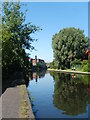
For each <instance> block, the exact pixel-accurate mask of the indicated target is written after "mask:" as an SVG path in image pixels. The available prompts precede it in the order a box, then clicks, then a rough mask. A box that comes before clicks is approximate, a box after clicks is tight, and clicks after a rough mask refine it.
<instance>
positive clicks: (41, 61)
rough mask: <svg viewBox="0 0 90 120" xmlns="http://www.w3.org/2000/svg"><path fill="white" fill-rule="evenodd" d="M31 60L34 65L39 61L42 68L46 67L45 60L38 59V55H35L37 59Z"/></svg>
mask: <svg viewBox="0 0 90 120" xmlns="http://www.w3.org/2000/svg"><path fill="white" fill-rule="evenodd" d="M29 61H31V63H32V66H33V67H35V66H36V65H37V63H39V64H40V66H41V67H42V68H45V67H46V64H45V61H44V60H42V59H37V56H35V59H32V58H29Z"/></svg>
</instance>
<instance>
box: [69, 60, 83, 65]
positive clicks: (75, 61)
mask: <svg viewBox="0 0 90 120" xmlns="http://www.w3.org/2000/svg"><path fill="white" fill-rule="evenodd" d="M71 65H72V66H76V65H81V59H75V60H73V61H72V62H71Z"/></svg>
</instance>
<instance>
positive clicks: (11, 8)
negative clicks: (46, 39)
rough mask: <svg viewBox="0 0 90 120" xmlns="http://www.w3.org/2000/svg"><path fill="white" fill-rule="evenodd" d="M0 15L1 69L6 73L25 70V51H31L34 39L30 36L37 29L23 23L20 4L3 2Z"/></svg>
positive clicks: (26, 56) (23, 17) (26, 58)
mask: <svg viewBox="0 0 90 120" xmlns="http://www.w3.org/2000/svg"><path fill="white" fill-rule="evenodd" d="M2 7H3V15H2V59H3V61H2V68H3V73H4V75H5V73H6V74H7V75H8V73H10V72H12V71H15V70H21V69H23V68H27V66H28V55H27V54H26V53H25V49H28V50H33V49H34V47H33V46H32V45H31V44H32V42H33V41H34V40H35V39H32V38H31V34H32V33H35V32H36V31H38V30H39V27H36V26H35V25H32V24H31V23H25V15H24V13H23V12H21V11H20V8H21V5H20V2H4V3H3V5H2Z"/></svg>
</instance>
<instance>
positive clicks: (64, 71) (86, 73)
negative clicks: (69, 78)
mask: <svg viewBox="0 0 90 120" xmlns="http://www.w3.org/2000/svg"><path fill="white" fill-rule="evenodd" d="M47 70H48V71H56V72H62V73H73V74H83V75H90V72H81V71H70V70H58V69H50V68H49V69H47Z"/></svg>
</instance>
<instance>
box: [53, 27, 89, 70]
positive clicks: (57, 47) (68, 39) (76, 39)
mask: <svg viewBox="0 0 90 120" xmlns="http://www.w3.org/2000/svg"><path fill="white" fill-rule="evenodd" d="M86 46H87V38H86V37H85V35H84V31H83V30H80V29H76V28H64V29H62V30H60V31H59V33H57V34H55V35H54V36H53V38H52V48H53V53H54V58H55V61H57V66H58V68H60V67H62V66H63V67H68V68H69V67H70V58H71V59H72V61H74V60H75V59H81V58H82V56H83V55H84V49H85V47H86Z"/></svg>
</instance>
